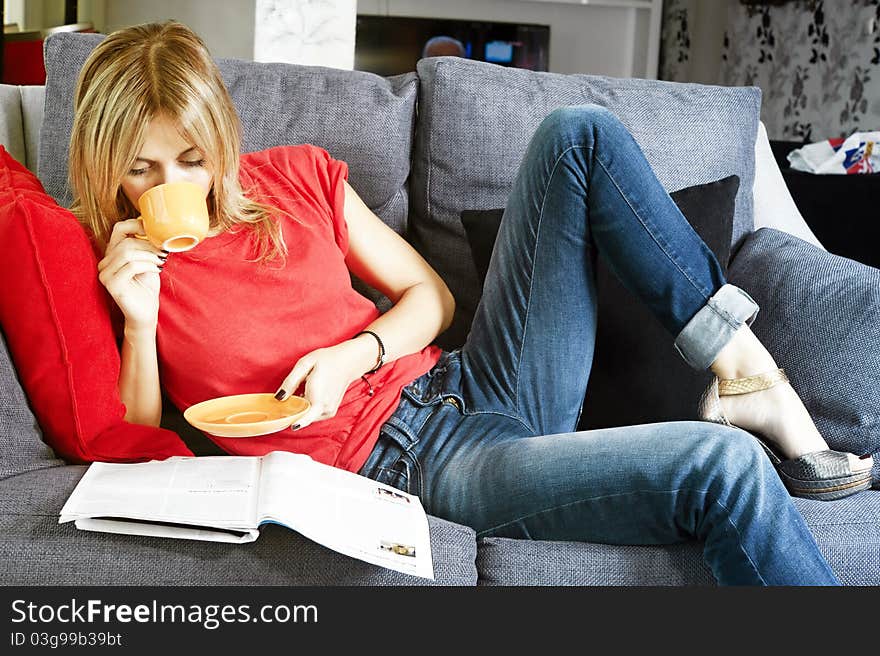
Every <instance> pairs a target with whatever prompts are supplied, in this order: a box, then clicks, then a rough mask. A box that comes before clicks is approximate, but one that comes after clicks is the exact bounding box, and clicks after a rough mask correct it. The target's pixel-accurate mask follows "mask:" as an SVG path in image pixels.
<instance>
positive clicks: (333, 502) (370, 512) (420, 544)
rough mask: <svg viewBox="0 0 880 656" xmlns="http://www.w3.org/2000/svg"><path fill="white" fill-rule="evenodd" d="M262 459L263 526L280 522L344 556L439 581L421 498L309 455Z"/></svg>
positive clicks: (282, 453)
mask: <svg viewBox="0 0 880 656" xmlns="http://www.w3.org/2000/svg"><path fill="white" fill-rule="evenodd" d="M262 458H263V481H264V483H263V487H262V488H261V491H260V492H261V498H260V513H259V514H260V523H261V524H262V523H266V522H275V523H278V524H282V525H284V526H287V527H289V528H292V529H294V530H296V531H298V532H300V533H302V534H303V535H304V536H306V537H308V538H310V539H312V540H314V541H315V542H318V543H320V544H323V545H325V546H327V547H329V548H331V549H334V550H336V551H338V552H340V553H343V554H346V555H348V556H352V557H353V558H359V559H361V560H364V561H366V562H368V563H373V564H374V565H380V566H382V567H387V568H389V569H393V570H396V571H399V572H403V573H405V574H412V575H415V576H421V577H424V578H429V579H433V578H434V566H433V563H432V558H431V543H430V534H429V530H428V517H427V515H426V514H425V511H424V508H422V504H421V501H419V498H418V497H417V496H413V495H411V494H406V493H404V492H401V491H400V490H397V489H395V488H393V487H391V486H388V485H384V484H382V483H377V482H376V481H373V480H371V479H369V478H366V477H365V476H360V475H358V474H354V473H352V472H348V471H345V470H342V469H337V468H335V467H330V466H328V465H324V464H321V463H318V462H315V461H314V460H312V459H311V458H309V457H308V456H303V455H299V454H294V453H288V452H285V451H273V452H272V453H269V454H267V455H265V456H263V457H262Z"/></svg>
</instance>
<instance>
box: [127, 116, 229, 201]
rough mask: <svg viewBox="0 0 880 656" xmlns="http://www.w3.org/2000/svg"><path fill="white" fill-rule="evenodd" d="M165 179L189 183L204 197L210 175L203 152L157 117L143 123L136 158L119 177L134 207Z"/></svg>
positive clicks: (168, 123)
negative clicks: (142, 136)
mask: <svg viewBox="0 0 880 656" xmlns="http://www.w3.org/2000/svg"><path fill="white" fill-rule="evenodd" d="M166 182H193V183H195V184H197V185H199V186H200V187H201V188H202V189H204V190H205V197H206V198H207V196H208V193H210V191H211V186H212V184H213V182H214V174H213V171H211V170H210V169H209V168H208V166H207V162H206V161H205V155H204V153H203V152H202V151H201V150H199V149H198V148H196V147H195V146H194V145H193V144H191V143H189V142H188V141H186V140H185V139H184V138H183V137H182V136H181V135H180V132H179V130H178V128H177V125H176V124H175V123H174V122H172V121H169V120H168V119H166V118H164V117H161V116H160V117H157V118H155V119H153V120H152V121H151V122H150V124H149V125H148V126H147V131H146V137H145V140H144V145H143V147H142V148H141V150H140V152H139V153H138V157H137V160H136V161H135V163H134V165H133V166H132V168H131V169H130V170H129V171H128V173H126V174H125V175H124V176H123V178H122V192H123V193H124V194H125V196H126V198H128V200H129V201H130V202H131V204H132V206H134V207H137V206H138V204H137V200H138V198H140V197H141V194H143V193H144V192H145V191H147V190H148V189H152V188H153V187H155V186H156V185H160V184H164V183H166Z"/></svg>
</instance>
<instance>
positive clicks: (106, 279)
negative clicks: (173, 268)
mask: <svg viewBox="0 0 880 656" xmlns="http://www.w3.org/2000/svg"><path fill="white" fill-rule="evenodd" d="M161 271H162V269H161V267H160V266H159V265H157V264H155V263H153V262H145V261H142V260H132V261H129V262H125V263H124V264H123V265H122V266H121V267H120V268H119V269H117V270H116V271H115V272H113V273H112V274H110V273H108V272H107V271H106V270H105V271H103V272H102V273H100V274H98V279H99V280H100V281H101V284H103V285H104V286H105V287H106V288H107V291H109V292H110V294H111V296H115V293H116V292H123V291H125V287H127V286H128V285H130V284H131V281H132V279H133V278H134V277H135V276H137V275H140V274H142V273H160V272H161Z"/></svg>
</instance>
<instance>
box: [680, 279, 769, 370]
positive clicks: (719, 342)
mask: <svg viewBox="0 0 880 656" xmlns="http://www.w3.org/2000/svg"><path fill="white" fill-rule="evenodd" d="M757 314H758V304H757V303H755V301H754V299H753V298H752V297H751V296H749V295H748V294H746V293H745V292H744V291H743V290H742V289H740V288H739V287H737V286H736V285H731V284H729V283H728V284H726V285H723V286H722V287H721V289H719V290H718V291H717V292H715V294H713V295H712V297H711V298H710V299H709V300H708V301H707V302H706V305H704V306H703V307H702V308H700V311H699V312H697V313H696V314H695V315H694V317H693V318H692V319H691V320H690V321H688V322H687V324H686V325H685V327H684V328H682V330H681V332H680V333H679V334H678V337H676V338H675V350H676V351H678V352H679V353H680V354H681V357H683V358H684V359H685V362H687V363H688V364H689V365H690V366H691V367H693V368H694V369H696V370H698V371H704V370H706V369H708V368H709V365H711V364H712V363H713V362H715V359H716V358H717V357H718V354H719V353H720V352H721V349H723V348H724V347H725V346H726V345H727V342H729V341H730V338H731V337H733V334H734V333H735V332H736V331H737V330H739V328H740V327H741V326H742V325H743V323H747V324H749V325H751V323H752V322H753V321H754V320H755V317H756V316H757Z"/></svg>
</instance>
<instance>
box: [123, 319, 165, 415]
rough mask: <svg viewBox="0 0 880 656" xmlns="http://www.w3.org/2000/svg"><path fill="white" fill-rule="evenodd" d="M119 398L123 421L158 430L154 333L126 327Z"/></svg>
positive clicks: (159, 401)
mask: <svg viewBox="0 0 880 656" xmlns="http://www.w3.org/2000/svg"><path fill="white" fill-rule="evenodd" d="M119 396H120V397H121V399H122V402H123V403H124V404H125V421H128V422H131V423H133V424H145V425H147V426H158V425H159V424H160V423H161V421H162V392H161V387H160V385H159V361H158V355H157V353H156V329H155V327H154V328H153V329H152V330H150V329H149V328H141V329H138V328H131V327H129V326H128V325H126V327H125V336H124V337H123V339H122V367H121V369H120V373H119Z"/></svg>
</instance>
